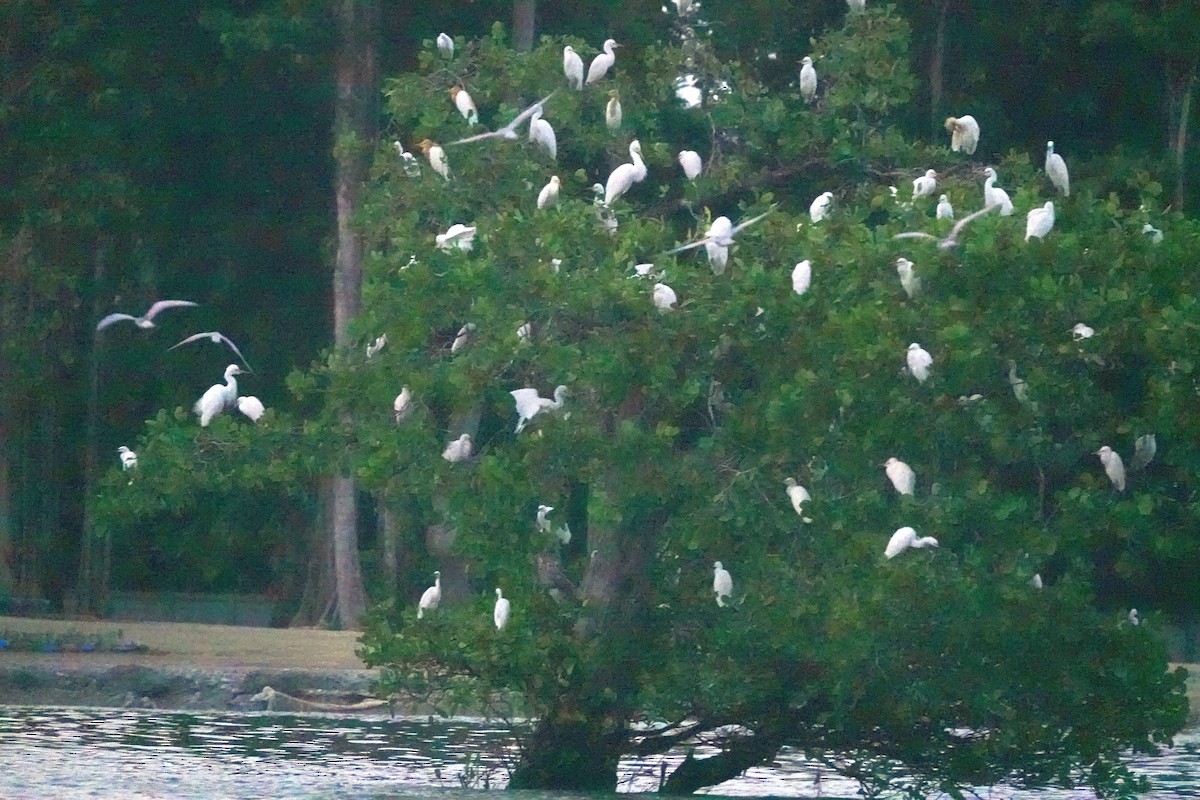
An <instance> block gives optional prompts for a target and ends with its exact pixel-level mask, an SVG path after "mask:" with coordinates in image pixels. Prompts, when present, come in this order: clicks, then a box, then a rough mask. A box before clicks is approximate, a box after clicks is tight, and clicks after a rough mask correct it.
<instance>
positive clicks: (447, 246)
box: [434, 222, 475, 250]
mask: <svg viewBox="0 0 1200 800" xmlns="http://www.w3.org/2000/svg"><path fill="white" fill-rule="evenodd" d="M434 240H435V241H436V242H437V247H438V249H439V250H470V249H471V248H472V247H474V246H475V226H473V225H463V224H462V223H461V222H456V223H454V224H453V225H451V226H450V227H449V228H447V229H446V232H445V233H439V234H438V235H437V236H435V237H434Z"/></svg>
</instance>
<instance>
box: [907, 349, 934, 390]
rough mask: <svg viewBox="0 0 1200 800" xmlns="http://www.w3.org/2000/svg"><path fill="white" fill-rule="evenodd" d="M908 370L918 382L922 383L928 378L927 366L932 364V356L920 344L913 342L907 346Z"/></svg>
mask: <svg viewBox="0 0 1200 800" xmlns="http://www.w3.org/2000/svg"><path fill="white" fill-rule="evenodd" d="M906 359H907V361H908V371H909V372H911V373H912V376H913V377H914V378H916V379H917V382H918V383H924V382H925V381H927V380H928V379H929V368H930V367H932V366H933V356H931V355H929V352H928V351H927V350H925V349H924V348H922V347H921V345H919V344H917V343H916V342H913V343H912V344H910V345H909V346H908V355H907V356H906Z"/></svg>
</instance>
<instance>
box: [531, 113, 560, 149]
mask: <svg viewBox="0 0 1200 800" xmlns="http://www.w3.org/2000/svg"><path fill="white" fill-rule="evenodd" d="M543 113H545V109H543V108H542V107H541V106H540V105H539V106H537V107H536V108H534V110H533V114H532V115H530V117H529V141H531V142H533V143H534V144H536V145H538V146H539V147H541V148H542V149H543V150H545V151H546V152H547V153H549V154H550V160H551V161H557V160H558V137H557V136H555V135H554V126H552V125H551V124H550V123H549V122H547V121H546V120H544V119H542V114H543Z"/></svg>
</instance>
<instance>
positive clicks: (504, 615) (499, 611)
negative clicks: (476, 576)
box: [492, 586, 512, 631]
mask: <svg viewBox="0 0 1200 800" xmlns="http://www.w3.org/2000/svg"><path fill="white" fill-rule="evenodd" d="M511 609H512V605H511V604H510V603H509V602H508V600H507V598H505V597H504V595H503V594H502V593H501V591H500V587H499V586H497V587H496V606H495V608H493V609H492V622H494V623H496V630H498V631H502V630H504V626H505V625H507V624H508V614H509V611H510V610H511Z"/></svg>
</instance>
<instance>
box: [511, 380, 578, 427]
mask: <svg viewBox="0 0 1200 800" xmlns="http://www.w3.org/2000/svg"><path fill="white" fill-rule="evenodd" d="M509 394H511V395H512V399H513V402H514V403H515V404H516V406H517V428H516V430H514V431H513V433H520V432H521V431H523V430H525V426H526V425H527V424H528V423H529V420H531V419H533V418H534V417H536V416H537V415H538V414H539V413H540V412H542V411H557V410H558V409H560V408H562V407H563V403H564V402H565V401H566V397H567V387H566V386H564V385H562V384H559V385H558V386H556V387H554V399H553V400H551V399H550V398H548V397H542V396H540V395H539V394H538V390H537V389H531V388H525V389H513V390H512V391H511V392H509Z"/></svg>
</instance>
